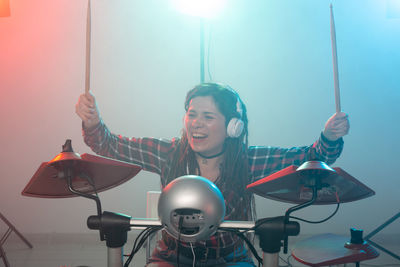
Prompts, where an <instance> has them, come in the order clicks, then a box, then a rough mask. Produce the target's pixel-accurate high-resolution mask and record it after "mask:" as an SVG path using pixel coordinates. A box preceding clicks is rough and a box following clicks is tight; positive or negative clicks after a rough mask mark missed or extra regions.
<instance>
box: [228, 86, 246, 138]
mask: <svg viewBox="0 0 400 267" xmlns="http://www.w3.org/2000/svg"><path fill="white" fill-rule="evenodd" d="M231 91H232V93H233V94H235V96H236V111H237V113H239V115H240V118H237V117H233V118H232V119H231V120H230V121H229V123H228V126H227V127H226V132H227V134H228V136H229V137H232V138H238V137H239V136H240V135H241V134H242V132H243V129H244V122H243V121H242V119H241V117H242V116H243V109H242V103H241V102H240V99H239V96H238V95H237V93H236V92H235V91H233V90H231Z"/></svg>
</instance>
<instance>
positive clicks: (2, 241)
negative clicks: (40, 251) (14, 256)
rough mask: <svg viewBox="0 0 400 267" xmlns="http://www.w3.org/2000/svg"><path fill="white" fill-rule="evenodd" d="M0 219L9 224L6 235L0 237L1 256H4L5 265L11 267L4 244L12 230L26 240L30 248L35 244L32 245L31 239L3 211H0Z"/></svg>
mask: <svg viewBox="0 0 400 267" xmlns="http://www.w3.org/2000/svg"><path fill="white" fill-rule="evenodd" d="M0 219H1V220H2V221H3V222H4V223H5V224H7V226H8V229H7V231H6V232H5V234H4V235H3V236H2V238H1V239H0V258H3V262H4V265H5V266H6V267H9V266H10V263H9V262H8V260H7V257H6V252H5V251H4V248H3V244H4V243H5V242H6V240H7V238H8V237H9V236H10V234H11V233H12V232H15V233H16V234H17V235H18V236H19V238H21V240H22V241H24V243H25V244H26V245H27V246H28V247H29V248H33V246H32V244H31V243H29V241H28V240H27V239H26V238H25V237H24V236H23V235H22V234H21V233H20V232H19V231H18V230H17V228H15V226H14V225H13V224H12V223H11V222H10V221H8V220H7V218H6V217H5V216H4V215H3V214H2V213H1V212H0Z"/></svg>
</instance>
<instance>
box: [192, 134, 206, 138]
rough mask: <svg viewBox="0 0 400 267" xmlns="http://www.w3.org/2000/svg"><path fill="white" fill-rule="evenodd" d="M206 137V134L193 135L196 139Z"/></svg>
mask: <svg viewBox="0 0 400 267" xmlns="http://www.w3.org/2000/svg"><path fill="white" fill-rule="evenodd" d="M206 136H207V135H205V134H198V133H195V134H193V137H194V138H203V137H206Z"/></svg>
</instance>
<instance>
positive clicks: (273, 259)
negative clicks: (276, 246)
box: [263, 252, 279, 267]
mask: <svg viewBox="0 0 400 267" xmlns="http://www.w3.org/2000/svg"><path fill="white" fill-rule="evenodd" d="M277 266H279V253H267V252H264V253H263V267H277Z"/></svg>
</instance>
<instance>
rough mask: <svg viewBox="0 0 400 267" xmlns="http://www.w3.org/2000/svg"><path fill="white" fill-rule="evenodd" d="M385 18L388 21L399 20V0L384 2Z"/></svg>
mask: <svg viewBox="0 0 400 267" xmlns="http://www.w3.org/2000/svg"><path fill="white" fill-rule="evenodd" d="M386 16H387V18H389V19H396V18H397V19H400V0H386Z"/></svg>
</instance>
